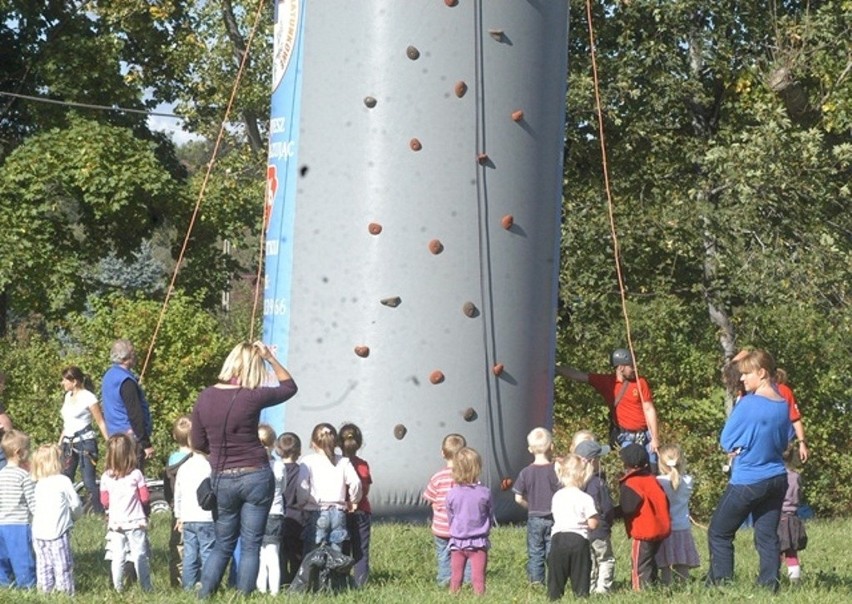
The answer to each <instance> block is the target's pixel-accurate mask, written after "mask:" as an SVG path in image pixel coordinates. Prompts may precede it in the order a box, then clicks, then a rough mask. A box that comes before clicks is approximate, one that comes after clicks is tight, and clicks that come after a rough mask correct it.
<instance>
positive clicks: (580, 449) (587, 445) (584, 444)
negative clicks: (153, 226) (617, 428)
mask: <svg viewBox="0 0 852 604" xmlns="http://www.w3.org/2000/svg"><path fill="white" fill-rule="evenodd" d="M609 452H610V448H609V445H601V444H598V443H597V442H595V441H593V440H583V441H580V442H579V443H577V446H576V447H574V454H575V455H579V456H580V457H582V458H583V459H595V458H596V457H603V456H604V455H606V454H607V453H609Z"/></svg>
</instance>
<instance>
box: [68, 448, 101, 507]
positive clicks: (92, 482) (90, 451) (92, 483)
mask: <svg viewBox="0 0 852 604" xmlns="http://www.w3.org/2000/svg"><path fill="white" fill-rule="evenodd" d="M97 461H98V443H97V441H96V440H95V439H93V438H89V439H86V440H83V441H77V442H71V441H70V440H66V439H63V440H62V473H63V474H65V475H66V476H67V477H68V478H70V479H71V482H74V476H75V475H76V474H77V466H78V465H79V466H80V473H81V474H82V475H83V484H84V485H86V490H87V491H88V492H89V501H90V502H91V507H92V511H93V512H94V513H96V514H103V513H104V506H103V505H102V504H101V489H100V487H98V474H97V472H98V471H97V468H95V462H97Z"/></svg>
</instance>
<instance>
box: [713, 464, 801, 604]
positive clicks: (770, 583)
mask: <svg viewBox="0 0 852 604" xmlns="http://www.w3.org/2000/svg"><path fill="white" fill-rule="evenodd" d="M786 492H787V475H786V474H779V475H778V476H773V477H772V478H768V479H766V480H762V481H760V482H756V483H754V484H748V485H740V484H728V486H727V488H726V489H725V492H724V493H722V498H721V499H720V500H719V504H718V505H717V506H716V511H715V512H713V517H712V518H711V519H710V527H709V528H708V529H707V544H708V546H709V549H710V571H709V573H708V574H707V582H708V583H709V584H713V583H721V582H725V581H730V580H731V579H733V577H734V537H735V535H736V533H737V529H739V528H740V525H742V523H743V521H745V519H746V517H747V516H748V515H749V514H751V515H752V518H753V519H754V545H755V548H757V554H758V557H759V558H760V571H759V573H758V576H757V582H758V584H759V585H762V586H764V587H768V588H770V589H772V590H773V591H774V590H777V589H778V585H779V581H780V576H779V569H780V560H781V546H780V544H779V541H778V521H779V520H780V519H781V505H782V504H783V503H784V495H785V493H786Z"/></svg>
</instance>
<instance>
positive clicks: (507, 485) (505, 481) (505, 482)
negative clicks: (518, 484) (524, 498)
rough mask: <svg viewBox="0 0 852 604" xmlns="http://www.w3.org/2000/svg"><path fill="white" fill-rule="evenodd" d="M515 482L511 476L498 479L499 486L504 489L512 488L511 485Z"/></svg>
mask: <svg viewBox="0 0 852 604" xmlns="http://www.w3.org/2000/svg"><path fill="white" fill-rule="evenodd" d="M513 484H515V481H514V480H512V479H511V478H504V479H503V480H501V481H500V488H501V489H502V490H504V491H508V490H509V489H511V488H512V485H513Z"/></svg>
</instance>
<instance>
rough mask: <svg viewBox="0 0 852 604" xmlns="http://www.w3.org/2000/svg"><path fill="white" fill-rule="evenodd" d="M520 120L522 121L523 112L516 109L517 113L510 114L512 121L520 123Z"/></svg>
mask: <svg viewBox="0 0 852 604" xmlns="http://www.w3.org/2000/svg"><path fill="white" fill-rule="evenodd" d="M522 119H524V112H523V111H521V110H520V109H518V110H517V111H513V112H512V121H513V122H520V121H521V120H522Z"/></svg>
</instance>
